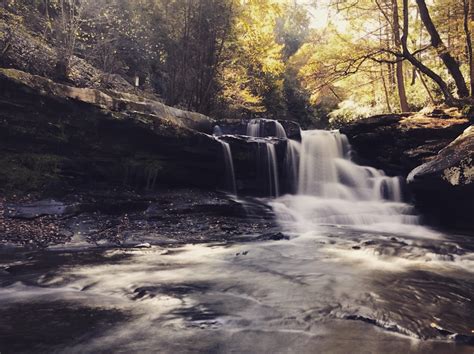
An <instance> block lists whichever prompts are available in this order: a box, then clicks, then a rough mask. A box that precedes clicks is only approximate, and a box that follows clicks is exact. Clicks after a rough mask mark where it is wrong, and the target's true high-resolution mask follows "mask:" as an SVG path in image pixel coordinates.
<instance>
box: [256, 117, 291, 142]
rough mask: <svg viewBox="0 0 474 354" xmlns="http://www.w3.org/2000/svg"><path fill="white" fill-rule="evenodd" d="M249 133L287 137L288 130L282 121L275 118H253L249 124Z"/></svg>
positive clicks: (259, 135)
mask: <svg viewBox="0 0 474 354" xmlns="http://www.w3.org/2000/svg"><path fill="white" fill-rule="evenodd" d="M247 135H248V136H254V137H260V138H262V137H267V136H274V137H277V138H282V139H286V131H285V128H283V125H281V123H280V122H278V121H276V120H273V119H263V118H259V119H252V120H251V121H250V122H248V124H247Z"/></svg>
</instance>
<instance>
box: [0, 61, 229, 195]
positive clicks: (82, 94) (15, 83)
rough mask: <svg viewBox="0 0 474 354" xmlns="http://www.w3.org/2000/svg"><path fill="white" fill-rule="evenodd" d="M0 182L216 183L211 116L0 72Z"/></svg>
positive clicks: (6, 185) (48, 186)
mask: <svg viewBox="0 0 474 354" xmlns="http://www.w3.org/2000/svg"><path fill="white" fill-rule="evenodd" d="M0 97H1V99H0V151H1V157H0V186H1V188H2V189H4V190H5V191H14V190H19V189H21V190H25V191H29V190H32V191H33V190H50V191H51V190H53V191H55V190H58V191H59V190H62V189H64V188H66V189H67V188H71V187H72V186H78V185H86V184H96V183H107V184H110V185H115V184H116V185H123V184H125V185H131V186H134V187H139V188H152V187H153V186H154V185H157V184H160V183H166V184H173V185H189V186H216V185H219V183H220V179H221V176H222V174H223V171H222V168H223V167H222V166H223V164H222V163H220V161H216V157H218V156H220V151H221V150H220V149H221V146H220V144H219V143H218V142H217V141H216V140H215V139H213V138H212V137H210V136H209V135H207V134H205V133H210V132H211V131H212V127H213V125H214V123H213V121H212V119H210V118H208V117H206V116H203V115H201V114H198V113H193V112H186V111H182V110H179V109H176V108H172V107H168V106H165V105H163V104H162V103H160V102H157V101H152V100H148V99H144V98H141V97H138V96H135V95H133V94H129V93H121V92H117V91H100V90H97V89H91V88H77V87H72V86H66V85H63V84H58V83H55V82H53V81H51V80H49V79H46V78H44V77H40V76H35V75H31V74H28V73H25V72H22V71H18V70H13V69H0Z"/></svg>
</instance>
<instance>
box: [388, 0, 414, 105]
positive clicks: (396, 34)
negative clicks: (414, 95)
mask: <svg viewBox="0 0 474 354" xmlns="http://www.w3.org/2000/svg"><path fill="white" fill-rule="evenodd" d="M392 15H393V41H394V44H395V47H396V48H397V49H400V48H401V42H400V22H399V19H398V0H392ZM395 73H396V77H397V90H398V98H399V99H400V109H401V110H402V112H408V111H409V110H410V108H409V107H408V100H407V95H406V91H405V78H404V76H403V61H401V60H399V61H397V63H396V64H395Z"/></svg>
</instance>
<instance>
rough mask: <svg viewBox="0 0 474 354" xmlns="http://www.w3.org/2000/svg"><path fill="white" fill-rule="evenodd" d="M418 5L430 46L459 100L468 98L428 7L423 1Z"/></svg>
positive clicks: (456, 67)
mask: <svg viewBox="0 0 474 354" xmlns="http://www.w3.org/2000/svg"><path fill="white" fill-rule="evenodd" d="M416 3H417V5H418V9H419V10H420V18H421V21H422V22H423V24H424V25H425V28H426V30H427V31H428V33H429V35H430V38H431V45H432V46H433V47H434V48H435V49H436V52H437V53H438V56H439V57H440V59H441V60H442V61H443V63H444V65H445V66H446V68H447V69H448V71H449V73H450V74H451V76H452V77H453V79H454V81H455V83H456V88H457V92H458V95H459V97H460V98H463V97H468V96H469V90H468V89H467V85H466V81H465V80H464V76H463V75H462V73H461V70H460V69H459V63H458V62H457V61H456V59H454V58H453V57H452V56H451V54H450V52H449V50H448V48H447V47H446V46H445V44H444V43H443V41H442V39H441V37H440V35H439V33H438V30H437V29H436V27H435V25H434V23H433V21H432V19H431V17H430V13H429V11H428V7H427V6H426V2H425V0H416Z"/></svg>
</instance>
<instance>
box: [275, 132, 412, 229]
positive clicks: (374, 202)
mask: <svg viewBox="0 0 474 354" xmlns="http://www.w3.org/2000/svg"><path fill="white" fill-rule="evenodd" d="M298 151H300V153H299V166H298V178H297V185H296V186H294V188H295V189H296V190H297V194H296V195H286V196H283V197H281V198H278V199H277V200H275V201H274V202H272V203H271V204H272V206H273V207H274V209H275V211H276V213H277V215H278V217H279V218H280V220H281V221H283V223H285V222H290V224H291V227H295V226H297V227H298V228H299V229H301V230H304V231H310V230H313V229H314V227H315V226H316V225H320V224H338V225H374V224H395V225H398V224H409V225H413V224H417V223H418V217H417V216H416V215H414V214H413V208H412V207H411V206H409V205H407V204H404V203H402V192H401V191H402V189H401V183H400V180H399V179H398V178H397V177H388V176H385V175H384V174H383V172H381V171H378V170H376V169H374V168H372V167H365V166H359V165H357V164H355V163H353V162H352V161H351V160H350V145H349V143H348V141H347V138H346V137H345V136H344V135H342V134H340V133H339V132H337V131H323V130H312V131H304V132H302V142H301V144H299V143H298V142H289V144H288V152H287V164H290V165H291V164H293V166H295V165H296V164H294V162H288V161H294V160H295V157H294V155H296V154H297V153H298ZM288 156H291V157H290V158H288ZM295 221H296V222H295Z"/></svg>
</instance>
